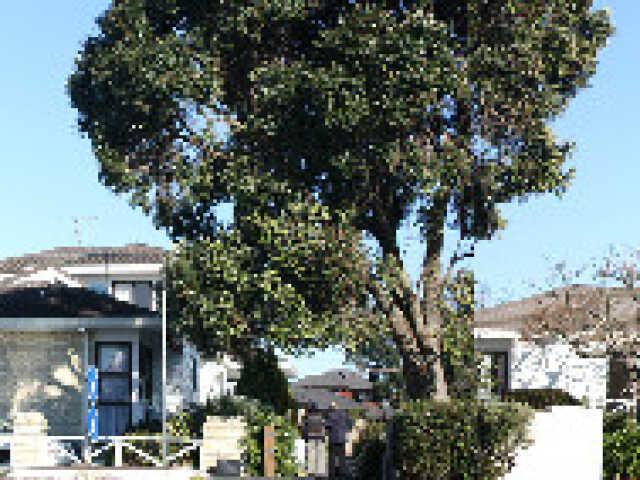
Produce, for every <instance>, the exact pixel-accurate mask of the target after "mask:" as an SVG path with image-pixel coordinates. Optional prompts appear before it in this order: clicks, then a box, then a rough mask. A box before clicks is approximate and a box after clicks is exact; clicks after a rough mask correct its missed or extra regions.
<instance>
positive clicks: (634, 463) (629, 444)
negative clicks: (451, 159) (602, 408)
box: [602, 412, 640, 480]
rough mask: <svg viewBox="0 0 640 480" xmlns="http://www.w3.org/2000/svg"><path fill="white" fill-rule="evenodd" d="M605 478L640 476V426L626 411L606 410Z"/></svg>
mask: <svg viewBox="0 0 640 480" xmlns="http://www.w3.org/2000/svg"><path fill="white" fill-rule="evenodd" d="M602 440H603V442H602V443H603V445H602V448H603V451H602V457H603V468H604V476H603V478H604V480H623V479H630V478H640V427H639V426H638V424H637V423H636V422H635V421H634V420H633V419H631V418H628V417H627V416H626V414H625V413H624V412H622V413H621V412H606V413H605V415H604V422H603V439H602Z"/></svg>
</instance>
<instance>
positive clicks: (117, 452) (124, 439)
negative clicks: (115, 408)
mask: <svg viewBox="0 0 640 480" xmlns="http://www.w3.org/2000/svg"><path fill="white" fill-rule="evenodd" d="M46 438H47V442H48V446H49V450H50V451H51V453H54V454H57V460H56V463H58V461H59V460H60V459H62V461H63V462H64V461H67V462H71V463H72V464H78V465H81V464H83V463H88V464H92V463H94V462H95V460H96V459H97V458H99V456H100V455H102V454H103V453H105V452H107V451H109V450H110V449H113V452H114V466H116V467H121V466H123V459H122V454H123V451H124V449H126V450H127V451H129V452H132V453H134V454H136V456H137V457H139V458H141V459H143V460H145V461H147V462H150V463H152V464H153V466H156V467H161V466H171V464H172V463H173V462H175V461H176V460H178V458H180V457H183V456H184V455H186V454H187V453H189V452H191V451H194V450H196V449H198V448H200V447H201V446H202V439H197V438H196V439H194V438H189V437H176V436H166V437H164V441H166V442H170V443H173V444H175V443H180V444H187V445H186V446H183V447H182V448H180V449H179V450H178V451H177V452H176V453H174V454H172V455H170V456H167V457H166V458H165V459H164V462H163V460H162V458H161V455H160V456H156V455H152V454H149V453H148V452H146V451H144V450H142V449H141V448H138V447H137V446H136V445H134V443H135V442H140V441H147V442H148V441H156V442H159V443H162V442H163V437H162V436H161V435H118V436H115V435H105V436H98V437H97V439H96V440H95V441H94V440H90V441H89V442H88V443H87V439H86V438H85V437H83V436H77V435H70V436H64V435H51V436H47V437H46ZM73 442H79V443H80V448H79V449H77V450H76V449H74V448H73V446H71V447H69V444H71V443H73ZM102 443H105V445H102V446H99V445H100V444H102ZM77 452H84V454H82V453H80V454H78V453H77Z"/></svg>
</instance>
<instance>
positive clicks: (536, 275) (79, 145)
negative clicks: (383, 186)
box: [0, 0, 640, 374]
mask: <svg viewBox="0 0 640 480" xmlns="http://www.w3.org/2000/svg"><path fill="white" fill-rule="evenodd" d="M108 5H109V2H108V1H107V0H84V1H82V0H61V1H53V2H47V1H42V0H22V1H20V2H8V3H6V4H4V5H3V9H2V13H1V14H0V45H2V48H1V49H0V65H1V66H2V67H1V71H2V73H1V74H0V166H1V167H2V168H1V170H0V205H1V207H0V208H1V210H0V211H1V214H2V215H1V219H2V227H0V228H1V229H2V233H3V235H2V237H1V238H2V240H0V258H4V257H7V256H14V255H22V254H25V253H29V252H36V251H40V250H43V249H48V248H53V247H57V246H69V245H75V244H77V243H78V236H76V234H75V233H74V222H73V217H78V216H80V217H82V216H98V217H99V218H98V220H97V221H93V222H88V223H86V224H83V225H82V226H81V230H80V236H79V238H80V239H81V241H82V243H83V245H87V244H90V245H122V244H125V243H128V242H144V243H148V244H151V245H159V246H164V247H169V245H170V244H169V241H168V239H167V237H166V235H165V234H164V233H163V232H160V231H157V230H155V228H154V227H153V225H152V223H151V220H150V219H149V218H147V217H145V216H144V215H142V213H140V212H138V211H133V210H132V209H131V208H130V207H129V206H128V204H127V202H126V200H125V199H123V198H117V197H115V195H114V194H113V193H112V192H111V191H109V190H108V189H106V188H105V187H104V186H102V185H101V184H100V183H99V181H98V168H97V162H96V160H95V159H94V157H93V155H92V153H91V149H90V145H89V141H88V140H87V139H85V138H82V137H81V136H80V134H79V133H78V131H77V127H76V112H75V111H73V110H72V109H71V107H70V105H69V99H68V97H67V96H66V93H65V81H66V78H67V76H68V75H69V73H70V72H71V71H72V68H73V59H74V57H75V55H76V54H77V52H78V50H79V49H80V48H81V46H82V42H83V41H84V39H85V38H86V36H87V35H88V34H91V33H96V27H95V25H94V19H95V17H96V16H97V15H98V14H100V13H101V12H102V11H104V9H106V8H107V7H108ZM595 6H596V7H597V8H601V7H604V6H610V7H611V10H612V19H613V21H614V24H615V26H616V28H617V32H616V36H615V37H614V38H613V39H612V40H611V41H610V43H609V46H608V47H607V48H606V49H604V50H603V51H602V52H601V54H600V57H599V59H600V64H599V67H598V73H597V75H596V77H595V78H594V79H593V80H592V88H589V89H586V90H583V91H582V92H581V93H580V94H579V95H578V97H577V98H576V99H575V100H574V101H573V103H572V104H571V107H570V108H569V110H568V111H567V113H566V114H565V115H564V116H563V117H562V118H560V119H559V120H558V121H556V122H555V123H554V125H553V127H554V130H555V132H556V133H557V134H558V135H559V136H560V137H561V138H564V139H567V140H573V141H575V142H576V143H577V149H576V152H575V155H574V157H573V159H572V160H571V161H570V165H575V166H576V168H577V178H576V180H575V181H574V184H573V186H572V187H571V188H570V189H569V191H568V192H567V194H566V196H565V197H564V199H563V200H557V199H556V198H555V197H553V196H547V197H540V198H531V199H530V200H529V201H528V202H527V203H523V204H521V205H518V204H517V203H515V204H513V205H507V206H505V207H504V208H503V211H504V214H505V217H506V219H507V220H508V222H509V224H508V226H507V228H506V230H504V231H503V232H502V233H501V234H500V237H499V238H496V239H493V240H491V241H487V242H480V243H479V244H478V245H477V246H476V257H475V259H473V260H472V261H470V262H467V264H468V265H470V266H472V267H473V268H474V269H475V272H476V278H477V279H478V280H479V281H480V282H482V283H483V284H484V285H486V286H488V288H489V289H490V292H491V299H492V300H493V301H494V302H495V301H504V300H509V299H516V298H521V297H523V296H526V295H529V294H531V293H534V292H536V291H538V290H539V288H540V286H543V285H546V283H547V280H546V279H547V278H548V276H549V272H550V269H551V262H552V261H561V260H566V261H567V262H568V264H569V265H570V266H572V267H575V266H579V265H582V264H584V263H585V262H588V261H589V260H590V259H591V258H592V257H596V258H597V257H600V258H601V257H602V256H603V255H605V254H606V253H607V251H608V248H609V246H610V245H616V246H629V247H635V246H636V245H637V240H636V239H638V238H640V219H639V218H638V214H637V213H636V211H637V207H636V206H635V201H636V199H637V197H638V195H637V192H638V183H639V181H640V180H639V179H640V163H637V156H638V154H637V150H636V149H637V142H638V138H640V134H639V132H638V121H637V112H639V111H640V94H638V90H637V79H638V78H640V63H639V62H638V54H639V48H640V33H639V32H638V29H637V25H640V2H638V1H637V0H618V1H615V0H612V1H610V2H604V1H596V3H595ZM414 239H415V232H412V231H411V230H410V229H408V230H405V231H404V232H403V236H402V247H403V248H407V254H406V259H407V263H408V264H409V265H413V269H410V271H411V274H412V275H415V274H416V267H417V266H418V265H419V263H420V259H419V254H418V252H419V249H420V246H419V245H418V244H416V241H415V240H414ZM455 242H456V236H455V233H453V232H448V235H447V237H446V245H447V247H446V248H447V253H450V252H451V251H452V249H453V247H455ZM545 256H546V257H548V258H549V259H550V260H546V259H545ZM530 282H533V283H534V284H536V285H537V287H535V288H533V287H529V286H527V283H530ZM342 358H343V357H342V356H341V355H340V354H339V353H336V352H325V353H323V354H318V355H316V357H315V358H314V359H310V360H307V359H297V360H294V361H293V363H294V365H295V366H296V367H297V368H298V369H299V371H300V372H301V373H302V374H308V373H312V372H319V371H324V370H325V369H327V368H332V367H336V366H339V365H340V363H341V361H342Z"/></svg>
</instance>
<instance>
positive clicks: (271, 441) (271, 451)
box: [263, 425, 276, 477]
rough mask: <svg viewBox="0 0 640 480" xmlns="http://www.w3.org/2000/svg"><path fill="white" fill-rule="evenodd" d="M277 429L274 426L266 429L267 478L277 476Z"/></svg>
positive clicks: (265, 468)
mask: <svg viewBox="0 0 640 480" xmlns="http://www.w3.org/2000/svg"><path fill="white" fill-rule="evenodd" d="M275 446H276V442H275V429H274V428H273V425H266V426H265V427H264V451H263V461H264V472H263V475H264V476H265V477H274V476H275V475H276V459H275V452H276V450H275Z"/></svg>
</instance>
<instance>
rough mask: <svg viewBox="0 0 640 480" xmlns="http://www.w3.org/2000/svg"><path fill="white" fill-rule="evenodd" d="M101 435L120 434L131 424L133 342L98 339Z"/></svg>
mask: <svg viewBox="0 0 640 480" xmlns="http://www.w3.org/2000/svg"><path fill="white" fill-rule="evenodd" d="M96 364H97V365H98V412H99V413H98V415H99V421H98V430H99V432H98V433H99V435H121V434H122V433H124V432H125V431H126V429H127V428H128V427H129V426H130V425H131V344H130V343H111V342H109V343H107V342H96Z"/></svg>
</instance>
